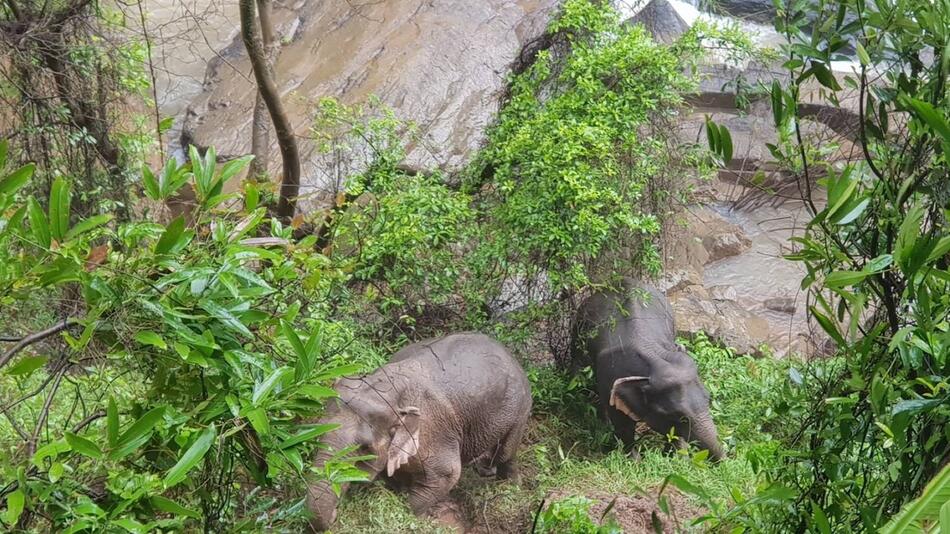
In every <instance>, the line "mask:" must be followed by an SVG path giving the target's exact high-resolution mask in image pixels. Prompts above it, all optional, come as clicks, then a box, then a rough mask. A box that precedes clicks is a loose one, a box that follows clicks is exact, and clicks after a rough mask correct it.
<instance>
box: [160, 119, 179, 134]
mask: <svg viewBox="0 0 950 534" xmlns="http://www.w3.org/2000/svg"><path fill="white" fill-rule="evenodd" d="M174 124H175V117H165V118H164V119H162V120H161V121H160V122H159V123H158V131H159V132H161V133H165V132H167V131H168V130H171V128H172V126H174Z"/></svg>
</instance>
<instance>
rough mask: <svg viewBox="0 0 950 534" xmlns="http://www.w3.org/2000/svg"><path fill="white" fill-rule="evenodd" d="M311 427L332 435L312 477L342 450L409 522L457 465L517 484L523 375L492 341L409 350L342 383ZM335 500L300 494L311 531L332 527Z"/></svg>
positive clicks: (527, 402) (524, 410)
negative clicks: (400, 502) (386, 490)
mask: <svg viewBox="0 0 950 534" xmlns="http://www.w3.org/2000/svg"><path fill="white" fill-rule="evenodd" d="M334 388H335V389H336V391H337V393H338V394H339V398H338V399H336V400H335V401H334V402H331V404H330V406H329V407H328V409H327V412H326V414H325V415H324V417H323V418H322V419H321V420H320V423H335V424H339V425H340V426H339V427H338V428H337V429H336V430H333V431H331V432H329V433H328V434H327V435H326V436H325V439H324V440H323V442H324V445H326V446H328V449H326V450H322V451H321V452H320V453H318V455H317V458H316V466H317V467H318V468H322V466H323V465H324V463H325V462H326V461H327V459H328V458H330V456H331V455H332V454H333V453H334V452H336V451H339V450H342V449H344V448H347V447H354V446H355V447H356V450H355V454H357V455H372V456H375V457H376V459H375V460H370V461H366V462H361V463H360V464H359V467H360V468H361V469H363V470H364V471H366V473H367V474H368V475H369V478H370V479H374V478H377V477H378V476H382V477H385V478H387V479H390V480H391V481H392V482H394V483H395V485H397V486H398V487H401V488H405V489H407V490H408V493H409V504H410V506H411V507H412V510H413V511H414V512H415V513H423V512H426V511H427V510H429V509H430V508H431V507H432V505H434V504H436V503H438V502H439V501H441V500H443V499H444V498H445V497H446V496H447V495H448V493H449V491H450V490H451V489H452V488H453V487H454V486H455V484H456V482H458V479H459V475H460V473H461V470H462V466H463V465H464V464H467V463H469V462H473V461H475V460H478V462H479V463H480V464H482V465H481V466H480V467H481V469H480V470H481V471H483V472H492V473H494V474H496V475H497V476H498V477H499V478H513V477H517V465H516V454H517V450H518V445H519V444H520V443H521V436H522V434H523V433H524V429H525V425H526V424H527V420H528V415H529V414H530V411H531V390H530V386H529V385H528V380H527V378H526V377H525V374H524V371H523V370H522V369H521V366H520V365H519V364H518V363H517V362H516V361H515V359H514V358H513V357H512V356H511V354H509V353H508V351H507V350H506V349H505V348H504V347H503V346H502V345H500V344H499V343H498V342H496V341H495V340H493V339H491V338H489V337H488V336H485V335H482V334H477V333H462V334H453V335H449V336H445V337H442V338H438V339H431V340H427V341H423V342H420V343H415V344H412V345H409V346H407V347H405V348H403V349H402V350H400V351H399V352H397V353H396V354H395V355H393V357H392V359H391V361H390V363H388V364H386V365H384V366H383V367H381V368H379V369H378V370H376V372H374V373H372V374H370V375H368V376H366V377H363V378H360V379H342V380H340V381H339V382H337V384H336V385H335V386H334ZM337 501H338V499H337V497H336V495H335V494H334V493H333V491H332V490H331V489H330V486H329V485H328V484H327V483H326V482H320V483H315V484H313V485H311V486H310V488H309V490H308V496H307V506H308V508H309V509H310V512H311V513H312V520H311V523H310V526H311V528H312V529H313V530H314V531H317V532H319V531H322V530H326V529H328V528H329V527H330V525H331V524H332V523H333V521H334V520H335V518H336V507H337Z"/></svg>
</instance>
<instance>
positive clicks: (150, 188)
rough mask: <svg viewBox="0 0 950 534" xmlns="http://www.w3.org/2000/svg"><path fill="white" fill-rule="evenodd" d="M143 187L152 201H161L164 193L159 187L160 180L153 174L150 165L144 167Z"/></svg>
mask: <svg viewBox="0 0 950 534" xmlns="http://www.w3.org/2000/svg"><path fill="white" fill-rule="evenodd" d="M142 185H144V186H145V194H146V196H148V198H150V199H152V200H161V198H162V193H161V189H160V188H159V185H158V179H156V178H155V175H154V174H152V170H151V169H149V168H148V165H144V164H143V165H142Z"/></svg>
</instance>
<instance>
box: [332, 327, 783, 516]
mask: <svg viewBox="0 0 950 534" xmlns="http://www.w3.org/2000/svg"><path fill="white" fill-rule="evenodd" d="M684 344H685V345H686V346H687V348H688V349H689V352H690V354H692V356H693V357H694V358H695V359H696V361H697V363H698V365H699V369H700V374H701V377H702V378H703V381H704V383H705V385H706V387H707V388H708V389H709V391H710V394H711V395H712V411H713V417H714V418H715V421H716V424H717V426H718V427H719V432H720V435H721V438H722V439H723V441H724V443H725V445H726V447H727V449H728V457H727V458H726V459H725V460H723V461H722V462H719V463H718V464H711V463H709V462H707V461H705V460H704V459H703V457H704V455H702V454H697V451H695V450H691V451H690V452H689V453H667V452H664V448H663V444H664V443H663V440H664V438H663V437H662V436H659V435H657V434H655V433H653V432H647V433H645V434H642V435H641V439H640V441H639V442H638V447H639V450H640V453H641V456H642V457H641V459H640V460H639V461H634V460H631V459H630V458H629V457H627V456H626V455H625V454H624V453H623V452H622V451H621V448H620V446H619V444H618V442H617V441H616V440H615V438H614V437H613V431H612V429H611V427H610V424H609V423H608V422H607V421H605V420H603V419H601V418H599V417H598V415H597V408H596V406H597V404H596V403H597V399H596V396H595V395H594V393H593V392H592V389H591V385H592V378H591V375H590V372H589V370H587V371H586V372H584V373H582V374H581V375H578V376H569V375H566V374H564V373H563V372H561V371H559V370H558V369H557V368H555V367H554V366H553V365H541V364H528V365H527V366H526V371H527V373H528V377H529V379H530V381H531V385H532V394H533V396H534V409H533V417H532V421H531V425H530V428H529V431H528V433H527V436H526V438H525V443H524V444H523V445H522V448H521V450H520V453H519V461H520V465H521V472H522V481H521V483H520V484H519V485H514V484H511V483H507V482H497V481H494V480H491V479H483V478H481V477H479V476H478V475H477V474H476V473H475V472H474V470H472V469H470V468H465V469H464V470H463V475H462V480H461V482H460V483H459V485H458V487H457V488H456V489H455V491H453V493H452V499H453V500H454V501H455V503H457V505H458V506H459V507H460V508H461V510H462V511H463V512H464V515H465V517H464V521H465V522H467V523H468V524H474V525H480V526H481V527H482V528H486V526H487V527H490V528H491V531H492V532H528V531H530V529H531V526H532V524H533V519H534V514H535V513H536V511H537V510H538V506H539V504H540V503H541V502H542V500H545V499H550V497H551V494H552V492H556V495H557V496H571V495H575V496H590V497H592V498H598V497H600V498H603V497H605V496H606V497H612V496H617V495H628V496H636V495H647V496H649V497H650V498H654V499H655V498H656V497H655V495H656V491H657V489H658V488H659V486H661V485H662V484H663V482H664V480H665V479H666V478H667V477H668V476H670V475H671V474H673V475H678V476H680V477H682V478H684V479H686V480H687V481H689V482H690V483H691V484H693V485H695V486H696V487H698V488H700V489H701V490H702V491H704V492H705V493H706V494H707V495H709V496H710V497H711V498H713V499H718V500H724V501H728V500H729V499H731V498H732V495H733V493H734V492H735V491H738V492H739V493H740V494H748V493H751V492H752V491H753V490H754V489H755V487H756V484H757V477H756V470H755V469H753V466H754V465H758V466H762V465H763V464H769V463H770V462H774V461H777V458H778V456H777V452H778V451H777V447H778V445H777V444H778V443H779V442H778V439H779V438H781V437H783V435H782V433H783V428H784V426H783V425H782V417H783V416H782V415H781V410H779V409H777V406H778V405H779V403H780V401H781V399H780V396H781V395H782V394H783V391H785V390H787V389H788V388H790V387H791V388H793V387H796V386H795V383H794V382H793V381H792V380H790V376H795V374H796V372H797V371H791V373H790V369H792V368H793V367H795V366H796V365H797V364H796V363H795V362H793V361H791V360H773V359H756V358H752V357H750V356H737V355H736V354H735V353H734V351H732V350H731V349H728V348H722V347H719V346H717V345H716V344H714V343H712V342H711V341H710V340H709V339H708V338H707V337H706V336H704V335H702V334H700V335H698V336H696V338H695V339H693V340H689V341H685V340H684ZM694 502H695V503H696V504H698V502H696V501H694ZM594 519H597V518H594ZM690 519H691V518H690ZM338 521H339V522H338V524H337V526H336V528H335V529H334V532H335V533H337V534H345V533H370V532H379V531H380V530H379V529H380V528H382V527H385V528H386V530H387V531H388V532H440V531H441V530H440V529H442V528H444V527H443V526H440V524H439V523H437V522H436V521H434V520H432V519H425V518H419V517H416V516H414V515H413V514H412V513H411V512H410V511H409V509H408V506H407V505H406V501H405V499H404V498H403V497H402V496H401V495H400V494H395V493H393V492H391V491H390V490H388V489H387V488H386V487H385V486H384V485H383V484H382V483H374V484H372V485H369V487H366V488H363V489H361V490H358V491H351V492H350V493H349V494H348V495H347V496H346V497H344V502H343V504H342V506H341V509H340V516H339V519H338ZM486 531H487V528H486ZM592 532H593V531H592Z"/></svg>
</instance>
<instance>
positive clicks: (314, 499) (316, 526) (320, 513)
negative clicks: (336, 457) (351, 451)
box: [307, 451, 346, 532]
mask: <svg viewBox="0 0 950 534" xmlns="http://www.w3.org/2000/svg"><path fill="white" fill-rule="evenodd" d="M329 457H330V453H329V452H327V451H321V452H320V453H319V454H318V456H317V459H316V462H315V464H314V465H315V466H316V467H317V469H318V470H319V469H321V468H322V467H323V465H324V463H326V461H327V459H328V458H329ZM344 491H346V487H345V486H344V487H343V488H341V493H342V492H344ZM339 500H340V499H339V497H337V495H336V493H334V492H333V487H332V486H331V485H330V483H329V482H328V481H326V480H320V481H317V482H313V483H311V484H310V487H308V488H307V509H308V510H310V514H311V517H310V530H311V531H313V532H323V531H326V530H329V529H330V526H331V525H333V522H334V521H336V507H337V504H338V503H339Z"/></svg>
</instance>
